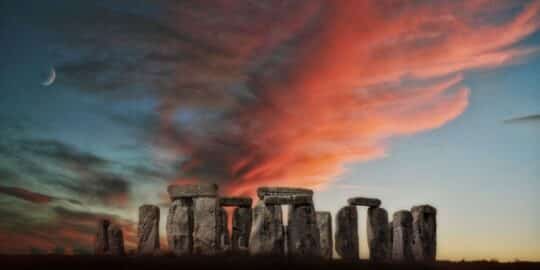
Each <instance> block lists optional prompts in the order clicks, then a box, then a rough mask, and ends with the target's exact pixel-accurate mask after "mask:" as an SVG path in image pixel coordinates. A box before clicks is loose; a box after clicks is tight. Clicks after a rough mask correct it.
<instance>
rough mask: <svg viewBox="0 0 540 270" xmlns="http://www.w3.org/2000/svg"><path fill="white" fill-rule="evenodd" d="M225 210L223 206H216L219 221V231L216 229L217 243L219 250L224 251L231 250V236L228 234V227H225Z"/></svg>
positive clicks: (226, 216)
mask: <svg viewBox="0 0 540 270" xmlns="http://www.w3.org/2000/svg"><path fill="white" fill-rule="evenodd" d="M227 219H228V215H227V211H225V208H223V207H220V208H218V221H219V227H218V229H219V231H218V244H219V251H220V252H222V253H226V252H228V251H230V250H231V238H230V236H229V228H228V227H227Z"/></svg>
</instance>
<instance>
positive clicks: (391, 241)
mask: <svg viewBox="0 0 540 270" xmlns="http://www.w3.org/2000/svg"><path fill="white" fill-rule="evenodd" d="M392 224H393V222H392V221H390V222H388V248H389V249H390V250H389V252H390V253H389V254H388V259H389V260H392V247H393V246H394V226H393V225H392Z"/></svg>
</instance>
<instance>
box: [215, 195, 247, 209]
mask: <svg viewBox="0 0 540 270" xmlns="http://www.w3.org/2000/svg"><path fill="white" fill-rule="evenodd" d="M251 204H252V199H251V198H250V197H221V198H219V205H220V206H236V207H251Z"/></svg>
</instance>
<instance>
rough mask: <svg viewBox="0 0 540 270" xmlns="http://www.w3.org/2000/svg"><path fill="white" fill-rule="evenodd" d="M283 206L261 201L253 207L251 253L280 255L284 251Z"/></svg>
mask: <svg viewBox="0 0 540 270" xmlns="http://www.w3.org/2000/svg"><path fill="white" fill-rule="evenodd" d="M282 215H283V214H282V211H281V206H279V205H265V204H264V201H262V200H261V201H259V202H257V204H256V205H255V208H254V209H253V221H252V226H251V233H250V235H249V254H250V255H263V256H279V255H283V252H284V243H283V242H284V229H283V216H282Z"/></svg>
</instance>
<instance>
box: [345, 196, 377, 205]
mask: <svg viewBox="0 0 540 270" xmlns="http://www.w3.org/2000/svg"><path fill="white" fill-rule="evenodd" d="M347 202H348V203H349V205H355V206H368V207H379V206H381V200H379V199H374V198H365V197H354V198H350V199H348V200H347Z"/></svg>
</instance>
